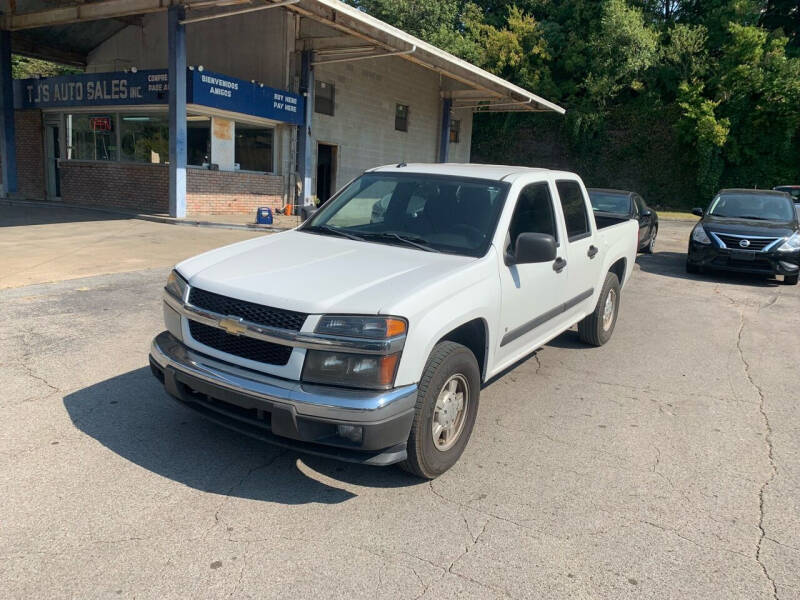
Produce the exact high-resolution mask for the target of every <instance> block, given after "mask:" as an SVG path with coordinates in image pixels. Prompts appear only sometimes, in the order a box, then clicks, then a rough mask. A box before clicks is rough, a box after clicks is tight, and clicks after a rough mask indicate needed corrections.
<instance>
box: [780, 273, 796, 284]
mask: <svg viewBox="0 0 800 600" xmlns="http://www.w3.org/2000/svg"><path fill="white" fill-rule="evenodd" d="M797 278H798V275H784V276H783V283H784V285H797Z"/></svg>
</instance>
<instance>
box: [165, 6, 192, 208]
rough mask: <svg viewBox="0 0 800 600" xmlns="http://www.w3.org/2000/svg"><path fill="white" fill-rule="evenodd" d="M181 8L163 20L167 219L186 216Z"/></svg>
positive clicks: (183, 57) (186, 135)
mask: <svg viewBox="0 0 800 600" xmlns="http://www.w3.org/2000/svg"><path fill="white" fill-rule="evenodd" d="M185 13H186V11H185V9H184V7H183V6H181V5H175V6H170V8H169V14H168V18H167V27H168V30H169V31H168V32H167V41H168V48H169V49H168V52H169V57H168V58H169V60H168V64H169V75H168V78H169V216H170V217H178V218H181V219H182V218H184V217H185V216H186V154H187V137H188V134H187V129H186V127H187V126H186V27H185V26H184V25H181V21H182V20H183V18H184V17H185Z"/></svg>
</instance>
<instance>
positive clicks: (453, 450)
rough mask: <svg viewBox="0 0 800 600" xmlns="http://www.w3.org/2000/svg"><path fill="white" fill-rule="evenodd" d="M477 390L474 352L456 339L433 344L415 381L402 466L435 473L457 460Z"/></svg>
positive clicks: (466, 439) (471, 419)
mask: <svg viewBox="0 0 800 600" xmlns="http://www.w3.org/2000/svg"><path fill="white" fill-rule="evenodd" d="M480 393H481V373H480V369H479V368H478V361H477V360H475V355H474V354H472V352H470V350H469V349H468V348H466V347H465V346H462V345H461V344H456V343H455V342H442V343H440V344H437V345H436V347H435V348H434V349H433V352H431V355H430V357H429V358H428V363H427V365H426V366H425V372H424V373H423V375H422V380H421V381H420V384H419V391H418V395H417V406H416V414H415V415H414V422H413V424H412V425H411V434H410V435H409V438H408V446H407V448H408V458H407V459H406V460H405V461H404V462H402V463H400V466H401V467H402V468H403V469H405V470H406V471H408V472H409V473H413V474H414V475H417V476H418V477H422V478H424V479H435V478H436V477H438V476H439V475H441V474H442V473H444V472H445V471H447V470H448V469H449V468H450V467H452V466H453V465H454V464H456V462H457V461H458V459H459V458H460V457H461V454H462V453H463V452H464V448H466V446H467V442H469V438H470V435H471V434H472V428H473V426H474V425H475V418H476V416H477V414H478V402H479V400H480Z"/></svg>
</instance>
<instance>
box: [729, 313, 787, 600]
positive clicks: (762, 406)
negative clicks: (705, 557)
mask: <svg viewBox="0 0 800 600" xmlns="http://www.w3.org/2000/svg"><path fill="white" fill-rule="evenodd" d="M776 302H777V300H776ZM772 304H774V302H773V303H772ZM739 319H740V321H739V333H738V335H737V338H736V348H737V350H738V351H739V358H740V360H741V361H742V365H744V373H745V376H746V377H747V380H748V381H749V382H750V385H751V386H752V387H753V389H755V391H756V392H757V393H758V396H759V399H760V401H759V405H758V410H759V413H760V415H761V419H762V421H763V424H764V429H765V430H766V435H765V436H764V442H765V443H766V445H767V457H768V458H769V466H770V475H769V477H768V478H767V480H766V481H765V482H764V483H763V484H762V485H761V489H760V490H759V492H758V512H759V515H758V529H759V531H760V536H759V539H758V543H757V545H756V556H755V558H756V561H757V562H758V564H759V565H760V566H761V571H762V572H763V573H764V577H766V578H767V581H769V583H770V585H771V586H772V597H773V598H774V599H775V600H778V586H777V584H776V583H775V580H774V579H773V578H772V576H771V575H770V573H769V570H768V569H767V565H766V564H765V563H764V561H763V559H762V551H763V544H764V539H765V538H766V537H767V532H766V530H765V529H764V493H765V492H766V489H767V487H768V486H769V484H770V483H772V481H773V480H774V479H775V477H776V476H777V475H778V467H777V465H776V464H775V448H774V445H773V443H772V425H771V423H770V421H769V415H767V411H766V397H765V396H764V390H762V389H761V387H760V386H759V385H758V384H757V383H756V382H755V380H754V379H753V375H752V373H751V369H750V363H749V362H748V361H747V359H746V358H745V355H744V350H743V348H742V335H743V333H744V328H745V318H744V310H742V311H741V312H740V313H739Z"/></svg>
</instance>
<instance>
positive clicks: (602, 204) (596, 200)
mask: <svg viewBox="0 0 800 600" xmlns="http://www.w3.org/2000/svg"><path fill="white" fill-rule="evenodd" d="M589 199H590V200H591V201H592V208H593V209H594V214H595V215H596V216H603V215H609V216H612V217H624V218H626V219H636V220H637V221H639V248H638V250H639V252H647V253H648V254H652V253H653V251H654V250H655V247H656V237H657V236H658V213H656V211H654V210H653V209H652V208H650V207H649V206H647V204H645V201H644V200H643V199H642V197H641V196H640V195H639V194H637V193H635V192H626V191H623V190H606V189H601V188H591V189H590V190H589Z"/></svg>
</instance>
